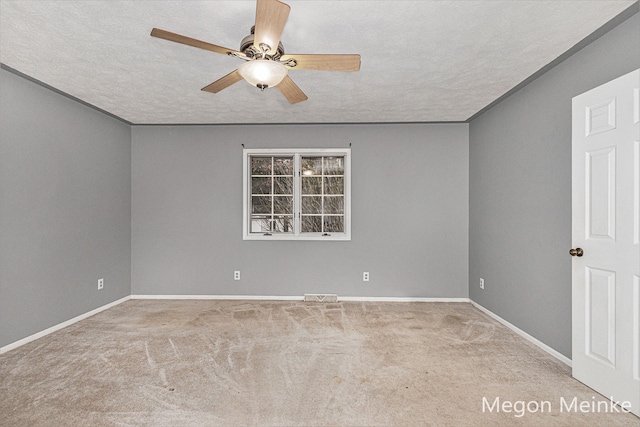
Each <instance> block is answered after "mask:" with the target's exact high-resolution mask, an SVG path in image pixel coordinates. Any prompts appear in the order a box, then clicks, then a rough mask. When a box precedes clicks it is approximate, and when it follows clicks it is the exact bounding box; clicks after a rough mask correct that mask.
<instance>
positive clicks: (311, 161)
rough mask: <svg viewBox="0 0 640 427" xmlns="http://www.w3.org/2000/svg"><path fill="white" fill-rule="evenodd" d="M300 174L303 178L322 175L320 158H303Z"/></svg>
mask: <svg viewBox="0 0 640 427" xmlns="http://www.w3.org/2000/svg"><path fill="white" fill-rule="evenodd" d="M302 174H303V175H305V176H310V175H322V157H303V158H302Z"/></svg>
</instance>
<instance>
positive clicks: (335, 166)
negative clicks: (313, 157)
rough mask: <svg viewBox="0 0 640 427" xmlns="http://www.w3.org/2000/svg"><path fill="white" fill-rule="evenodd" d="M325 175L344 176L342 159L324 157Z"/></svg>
mask: <svg viewBox="0 0 640 427" xmlns="http://www.w3.org/2000/svg"><path fill="white" fill-rule="evenodd" d="M324 174H325V175H344V157H325V158H324Z"/></svg>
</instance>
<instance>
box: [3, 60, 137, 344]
mask: <svg viewBox="0 0 640 427" xmlns="http://www.w3.org/2000/svg"><path fill="white" fill-rule="evenodd" d="M0 92H1V93H2V96H1V97H0V111H1V112H2V113H1V114H0V236H1V238H0V346H5V345H7V344H10V343H12V342H15V341H17V340H19V339H22V338H24V337H26V336H29V335H32V334H34V333H36V332H40V331H42V330H44V329H46V328H48V327H51V326H54V325H56V324H58V323H60V322H64V321H66V320H69V319H71V318H73V317H75V316H78V315H80V314H83V313H86V312H88V311H90V310H92V309H95V308H97V307H100V306H102V305H105V304H107V303H109V302H112V301H115V300H117V299H118V298H122V297H124V296H126V295H129V294H130V291H131V246H130V244H131V227H130V220H131V129H130V126H129V125H127V124H125V123H122V122H120V121H118V120H116V119H113V118H111V117H109V116H107V115H105V114H103V113H100V112H98V111H95V110H93V109H91V108H89V107H86V106H84V105H82V104H79V103H78V102H76V101H73V100H71V99H68V98H66V97H64V96H61V95H59V94H57V93H55V92H53V91H51V90H49V89H46V88H44V87H42V86H39V85H38V84H35V83H33V82H31V81H29V80H26V79H24V78H22V77H19V76H17V75H14V74H12V73H10V72H8V71H6V70H0ZM99 277H103V278H104V279H105V289H104V290H102V291H98V290H97V279H98V278H99Z"/></svg>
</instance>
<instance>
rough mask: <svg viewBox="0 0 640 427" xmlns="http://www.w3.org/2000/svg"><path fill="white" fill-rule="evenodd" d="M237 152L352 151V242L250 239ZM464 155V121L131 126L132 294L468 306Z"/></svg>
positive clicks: (466, 171) (466, 141)
mask: <svg viewBox="0 0 640 427" xmlns="http://www.w3.org/2000/svg"><path fill="white" fill-rule="evenodd" d="M242 143H244V144H245V145H246V146H247V148H259V147H270V148H281V147H296V148H306V147H333V146H335V147H347V146H348V145H349V143H352V144H353V146H352V174H353V175H352V193H353V197H352V240H351V241H349V242H335V241H334V242H317V241H315V242H314V241H306V242H302V241H270V242H266V241H243V240H242V147H241V144H242ZM468 149H469V147H468V125H466V124H442V125H437V124H431V125H428V124H416V125H411V124H408V125H317V126H316V125H287V126H276V125H273V126H257V125H256V126H202V127H180V126H176V127H170V126H164V127H145V126H137V127H136V126H134V127H133V129H132V200H133V204H132V293H133V294H139V295H144V294H160V295H162V294H167V295H173V294H213V295H267V296H268V295H274V296H287V295H295V296H302V295H303V294H304V293H338V294H339V295H341V296H395V297H467V295H468V261H467V260H468V196H469V195H468V185H469V178H468V166H469V164H468ZM234 270H240V271H241V273H242V280H240V281H233V271H234ZM363 271H369V272H370V274H371V281H370V282H362V272H363Z"/></svg>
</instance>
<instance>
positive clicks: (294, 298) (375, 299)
mask: <svg viewBox="0 0 640 427" xmlns="http://www.w3.org/2000/svg"><path fill="white" fill-rule="evenodd" d="M131 299H175V300H178V299H179V300H184V299H202V300H252V301H260V300H263V301H304V296H297V295H294V296H291V295H284V296H273V295H268V296H267V295H131ZM340 301H346V302H359V301H362V302H367V301H370V302H469V301H470V300H469V298H421V297H341V296H340V295H338V302H340Z"/></svg>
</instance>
